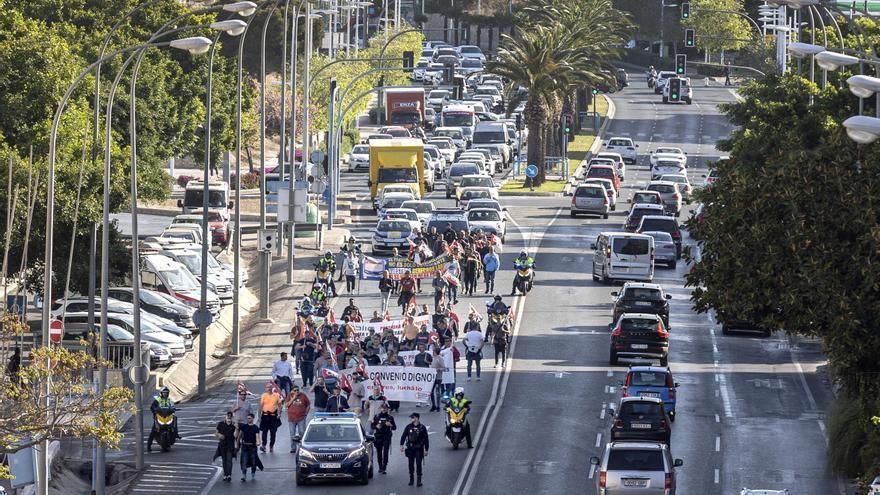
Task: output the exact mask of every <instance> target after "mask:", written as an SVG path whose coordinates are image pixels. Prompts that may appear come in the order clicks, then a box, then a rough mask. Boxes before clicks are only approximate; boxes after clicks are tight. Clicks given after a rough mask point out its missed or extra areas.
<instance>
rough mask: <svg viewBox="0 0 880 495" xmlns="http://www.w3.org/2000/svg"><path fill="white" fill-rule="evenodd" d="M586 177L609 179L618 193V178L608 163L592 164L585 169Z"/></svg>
mask: <svg viewBox="0 0 880 495" xmlns="http://www.w3.org/2000/svg"><path fill="white" fill-rule="evenodd" d="M586 178H587V179H609V180H611V181H612V182H614V190H615V191H617V193H618V194H620V178H619V177H618V176H617V171H616V170H614V167H612V166H610V165H593V166H592V167H590V169H589V170H587V176H586Z"/></svg>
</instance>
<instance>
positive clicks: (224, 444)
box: [214, 411, 247, 481]
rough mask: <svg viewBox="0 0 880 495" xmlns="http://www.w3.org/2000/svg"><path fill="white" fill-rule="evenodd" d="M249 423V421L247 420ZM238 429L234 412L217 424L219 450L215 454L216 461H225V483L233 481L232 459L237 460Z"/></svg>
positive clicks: (216, 435)
mask: <svg viewBox="0 0 880 495" xmlns="http://www.w3.org/2000/svg"><path fill="white" fill-rule="evenodd" d="M245 421H247V419H245ZM237 430H238V427H237V426H236V424H235V418H234V416H233V414H232V411H227V412H226V418H224V419H223V421H220V422H219V423H217V431H216V432H214V436H215V437H217V450H216V451H215V452H214V460H216V459H217V458H218V457H220V458H222V459H223V481H232V459H235V432H236V431H237Z"/></svg>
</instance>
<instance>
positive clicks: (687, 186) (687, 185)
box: [658, 174, 693, 204]
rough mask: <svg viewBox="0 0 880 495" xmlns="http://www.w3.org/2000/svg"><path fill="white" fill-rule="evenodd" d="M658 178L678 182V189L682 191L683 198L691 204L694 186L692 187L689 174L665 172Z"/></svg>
mask: <svg viewBox="0 0 880 495" xmlns="http://www.w3.org/2000/svg"><path fill="white" fill-rule="evenodd" d="M658 180H664V181H666V182H675V183H676V184H678V190H679V191H681V200H682V201H684V202H685V203H687V204H691V193H692V192H693V187H691V181H689V180H688V178H687V174H663V175H661V176H660V178H659V179H658Z"/></svg>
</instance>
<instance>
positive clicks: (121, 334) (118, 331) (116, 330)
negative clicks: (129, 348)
mask: <svg viewBox="0 0 880 495" xmlns="http://www.w3.org/2000/svg"><path fill="white" fill-rule="evenodd" d="M107 335H108V336H109V337H110V340H112V341H113V342H119V341H124V340H134V335H132V334H131V332H129V331H128V330H125V329H124V328H122V327H120V326H118V325H107Z"/></svg>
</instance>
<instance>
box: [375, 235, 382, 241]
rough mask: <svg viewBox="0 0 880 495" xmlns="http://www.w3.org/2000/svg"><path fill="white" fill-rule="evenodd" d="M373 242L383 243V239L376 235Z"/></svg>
mask: <svg viewBox="0 0 880 495" xmlns="http://www.w3.org/2000/svg"><path fill="white" fill-rule="evenodd" d="M373 242H382V238H381V237H379V236H377V235H374V236H373Z"/></svg>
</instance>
